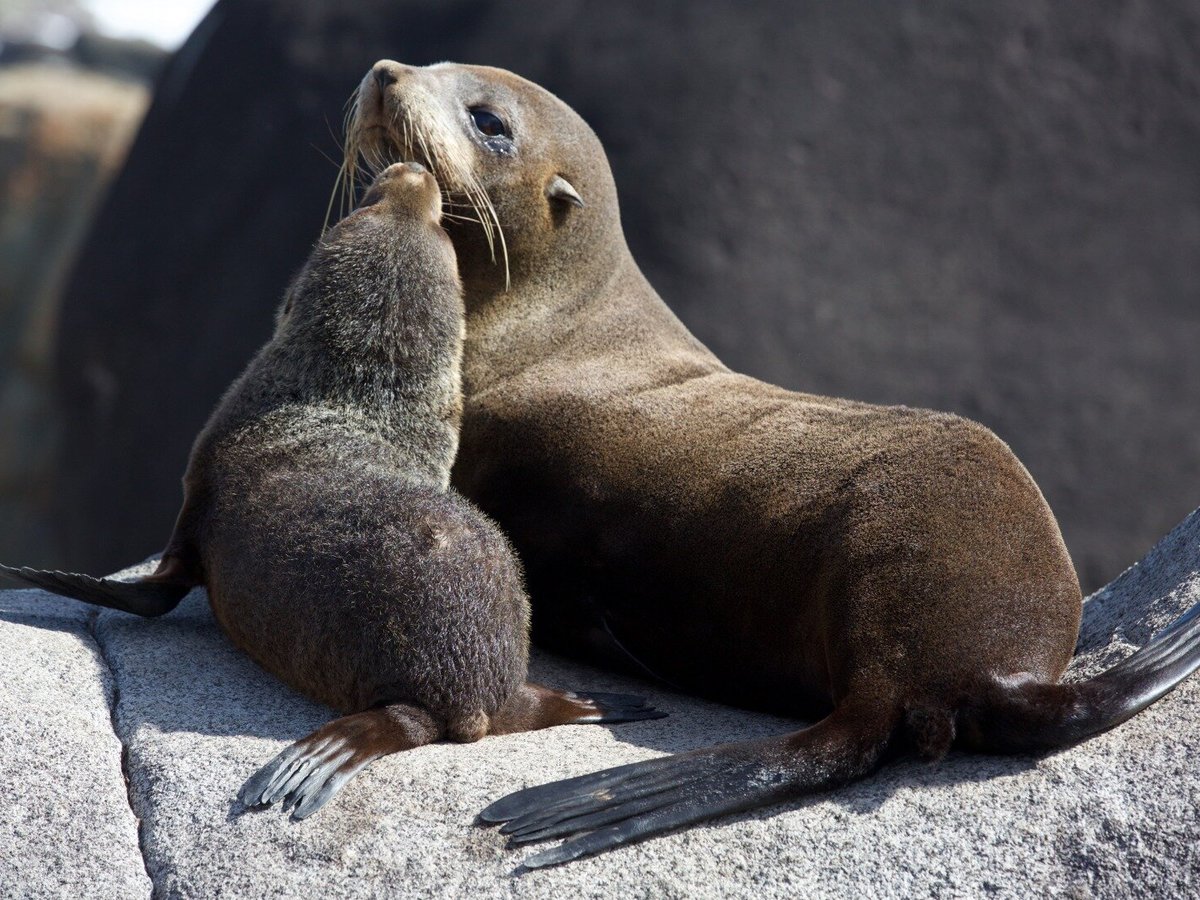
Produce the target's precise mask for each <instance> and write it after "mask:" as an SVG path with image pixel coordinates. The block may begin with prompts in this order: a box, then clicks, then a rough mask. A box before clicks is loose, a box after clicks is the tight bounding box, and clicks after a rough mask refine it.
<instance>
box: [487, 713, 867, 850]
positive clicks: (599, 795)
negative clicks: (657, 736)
mask: <svg viewBox="0 0 1200 900" xmlns="http://www.w3.org/2000/svg"><path fill="white" fill-rule="evenodd" d="M890 731H891V725H890V720H885V719H882V718H879V717H866V716H863V717H856V716H854V715H851V714H848V713H844V712H835V713H833V714H832V715H831V716H830V717H829V718H827V719H825V720H824V721H823V722H820V723H818V724H817V725H814V726H813V727H812V728H808V729H805V730H804V731H799V732H796V733H795V734H791V735H785V736H782V737H776V738H768V739H766V740H759V741H750V742H746V743H741V744H726V745H724V746H721V747H714V748H711V749H707V750H698V751H694V752H692V753H684V754H680V755H678V756H667V757H663V758H661V759H651V760H647V761H645V762H640V763H633V764H632V765H627V766H620V767H618V768H615V769H607V770H605V771H603V772H594V773H592V774H590V775H583V776H580V777H579V778H571V779H567V780H566V781H556V782H554V783H552V784H546V785H541V786H540V787H533V788H527V789H526V790H523V791H517V792H516V793H514V794H509V795H508V796H507V797H504V798H502V799H500V800H497V801H496V802H495V803H493V804H492V805H491V806H489V807H487V809H485V810H484V811H483V812H482V813H480V815H479V818H480V820H481V822H482V823H483V824H494V823H498V822H503V823H505V824H504V825H503V826H502V827H501V829H500V831H501V833H503V834H507V835H509V836H510V838H509V846H515V845H519V844H525V843H530V842H533V841H543V840H549V839H551V838H557V837H566V836H568V835H573V834H579V833H580V832H582V834H581V835H580V836H578V837H574V838H572V839H571V840H568V841H567V842H566V843H564V844H561V845H560V846H558V847H554V848H552V849H550V850H544V851H542V852H541V853H538V854H535V855H534V856H531V857H529V858H528V859H527V860H525V863H524V864H525V866H526V867H528V868H541V867H543V866H553V865H558V864H559V863H564V862H568V861H569V860H572V859H577V858H579V857H581V856H589V855H591V854H594V853H601V852H603V851H605V850H611V849H612V848H614V847H617V846H620V845H621V844H629V843H633V842H635V841H640V840H644V839H645V838H648V837H651V836H653V835H656V834H662V833H663V832H666V831H671V830H673V829H675V828H679V827H682V826H685V825H692V824H694V823H696V822H700V821H703V820H705V819H711V818H713V817H714V816H720V815H726V814H728V813H733V812H739V811H742V810H746V809H752V808H754V807H758V806H765V805H767V804H770V803H775V802H778V801H780V800H783V799H785V798H788V797H792V796H796V795H798V794H802V793H806V792H809V791H816V790H821V789H823V788H828V787H832V786H834V785H837V784H840V783H843V782H845V781H849V780H851V779H853V778H857V777H859V776H861V775H863V774H865V773H866V772H867V771H869V770H871V769H872V768H874V766H875V765H876V763H877V762H878V759H879V757H880V755H881V753H882V752H883V749H884V747H885V746H886V743H887V738H888V736H889V735H890Z"/></svg>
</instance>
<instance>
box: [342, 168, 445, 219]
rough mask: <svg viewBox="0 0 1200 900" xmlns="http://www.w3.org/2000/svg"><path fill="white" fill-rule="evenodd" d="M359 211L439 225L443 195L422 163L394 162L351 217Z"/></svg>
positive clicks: (380, 176) (378, 178)
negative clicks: (421, 220)
mask: <svg viewBox="0 0 1200 900" xmlns="http://www.w3.org/2000/svg"><path fill="white" fill-rule="evenodd" d="M355 214H362V215H366V216H376V215H390V216H393V217H399V218H404V219H410V218H414V217H415V218H419V219H424V220H426V221H427V222H429V223H432V224H434V225H438V224H440V223H441V221H442V194H441V191H440V190H439V189H438V183H437V180H436V179H435V178H434V177H433V176H432V175H431V174H429V170H428V169H426V168H425V167H424V166H423V165H421V164H420V163H418V162H400V163H392V165H390V166H388V167H387V168H386V169H384V170H383V171H382V172H380V173H379V174H378V175H377V176H376V177H375V180H374V181H373V182H371V186H370V187H369V188H367V192H366V193H365V194H364V195H363V198H362V201H361V202H360V203H359V204H358V208H357V209H356V210H355V211H354V213H351V217H353V216H354V215H355ZM360 217H361V216H360ZM339 224H340V223H339Z"/></svg>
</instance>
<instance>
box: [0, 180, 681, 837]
mask: <svg viewBox="0 0 1200 900" xmlns="http://www.w3.org/2000/svg"><path fill="white" fill-rule="evenodd" d="M440 219H441V194H440V191H439V189H438V187H437V183H436V182H435V181H434V179H433V178H432V176H430V174H429V173H428V172H426V171H425V169H424V168H423V167H421V166H420V165H419V164H416V163H408V164H397V165H393V166H391V167H389V168H388V169H386V170H385V171H384V172H383V173H381V174H380V176H379V177H378V178H377V179H376V180H375V182H374V184H373V185H372V187H371V188H370V190H369V191H368V192H367V194H366V196H365V198H364V200H363V204H362V206H361V207H360V208H359V209H358V210H357V211H356V212H354V213H353V214H351V215H350V216H349V217H347V218H346V219H345V220H343V221H342V222H341V223H339V224H338V226H337V227H336V228H334V229H333V231H332V232H331V233H330V234H329V235H328V236H327V237H325V238H324V239H323V240H322V241H321V242H320V243H319V244H318V245H317V247H316V249H315V250H314V251H313V255H312V257H311V259H310V260H309V262H308V264H307V265H306V267H305V268H304V269H303V270H302V271H301V273H300V275H299V276H298V278H297V279H296V281H295V283H294V284H293V285H292V287H291V288H290V289H289V292H288V295H287V297H286V300H285V304H284V307H283V309H282V310H281V312H280V316H279V321H278V325H277V328H276V332H275V336H274V337H273V339H272V340H271V341H270V342H269V343H268V344H267V345H266V346H265V347H264V348H263V349H262V350H261V351H260V352H259V354H258V355H257V356H256V357H255V358H254V360H253V361H252V362H251V363H250V365H249V367H248V368H247V369H246V371H245V372H244V373H243V374H242V376H241V378H239V379H238V381H237V382H235V383H234V385H233V386H232V387H231V388H230V390H229V391H228V393H227V394H226V395H225V397H224V399H223V400H222V401H221V403H220V405H219V406H218V407H217V410H216V411H215V412H214V413H213V415H212V417H211V418H210V420H209V422H208V424H207V425H206V426H205V428H204V430H203V431H202V432H201V434H200V436H199V437H198V438H197V440H196V444H195V447H194V448H193V450H192V456H191V459H190V461H189V464H188V469H187V474H186V476H185V478H184V494H185V499H184V504H183V509H182V511H181V512H180V514H179V520H178V523H177V524H176V527H175V532H174V534H173V535H172V537H171V540H170V542H169V544H168V545H167V549H166V551H165V552H164V554H163V558H162V562H161V564H160V565H159V567H158V571H157V572H156V573H155V574H153V575H151V576H149V577H148V578H145V579H143V580H141V581H140V582H135V583H132V584H125V583H121V582H116V581H111V580H104V579H92V578H89V577H87V576H80V575H67V574H63V573H53V572H38V571H34V570H31V569H21V570H11V569H5V571H6V572H8V573H9V574H15V575H16V576H17V577H19V578H22V579H24V580H25V581H27V582H29V583H32V584H35V585H37V586H39V587H44V588H46V589H48V590H51V591H56V592H58V593H61V594H66V595H68V596H73V597H77V598H79V599H82V600H87V601H89V602H92V603H98V604H100V605H102V606H109V607H113V608H116V609H123V610H127V611H129V612H135V613H139V614H141V615H145V616H154V615H161V614H162V613H165V612H167V611H168V610H170V609H172V608H173V607H174V606H175V605H176V604H177V603H178V602H179V600H180V599H181V598H182V597H183V596H184V594H186V593H187V591H188V590H189V589H190V588H191V587H193V586H195V585H198V584H204V585H206V586H207V588H208V593H209V598H210V600H211V602H212V608H213V612H214V614H215V615H216V618H217V621H218V622H219V623H220V624H221V627H222V628H223V629H224V630H225V632H226V633H227V634H228V635H229V636H230V638H231V639H232V640H233V642H234V643H235V644H237V645H238V646H239V647H241V648H242V649H243V650H245V651H246V653H247V654H249V655H250V656H251V657H252V658H253V659H255V660H256V661H257V662H258V663H259V664H260V665H262V666H263V668H265V669H267V670H268V671H270V672H272V673H274V674H275V675H277V676H279V678H281V679H282V680H283V681H285V682H287V683H288V684H290V685H291V686H292V687H294V688H296V689H297V690H299V691H301V692H302V693H304V694H306V695H308V696H309V697H311V698H313V699H315V700H318V701H320V702H322V703H325V704H328V705H329V706H331V707H333V708H334V709H337V710H339V711H341V712H343V713H348V714H349V715H346V716H345V717H343V718H340V719H336V720H335V721H333V722H330V723H329V724H328V725H325V726H324V727H322V728H320V729H318V730H317V731H316V732H314V733H313V734H311V735H309V736H308V737H306V738H304V739H302V740H300V741H297V742H296V743H295V744H293V745H292V746H291V747H289V748H287V749H286V750H284V751H283V752H282V753H280V754H279V755H278V756H277V757H276V758H275V759H273V760H272V761H271V762H270V763H268V764H267V765H266V766H264V767H263V768H262V769H261V770H260V771H259V772H258V773H257V774H255V775H254V776H253V777H251V778H250V780H249V781H247V782H246V784H245V786H244V787H243V788H242V791H241V794H240V798H241V800H242V801H243V803H245V804H246V805H248V806H256V805H263V804H271V803H274V802H276V801H279V800H282V801H284V805H285V808H287V807H291V808H292V809H293V816H294V817H296V818H303V817H305V816H307V815H310V814H312V813H313V812H315V811H316V810H317V809H319V808H320V807H321V806H322V805H323V804H324V803H325V802H327V801H328V800H329V798H330V797H332V796H333V795H334V794H335V793H336V792H337V791H338V790H339V789H340V788H341V786H342V785H343V784H345V782H346V781H347V780H349V779H350V778H351V777H352V776H353V775H354V774H355V773H356V772H358V771H359V770H360V769H361V768H362V767H363V766H365V765H366V764H367V763H369V762H370V761H371V760H373V759H376V758H378V757H380V756H383V755H385V754H388V753H394V752H396V751H398V750H406V749H408V748H411V747H415V746H419V745H421V744H428V743H430V742H432V741H435V740H437V739H439V738H442V737H449V738H451V739H453V740H456V741H474V740H478V739H479V738H481V737H483V736H484V735H485V734H505V733H509V732H514V731H525V730H529V729H533V728H543V727H546V726H549V725H558V724H563V723H568V722H618V721H626V720H630V719H644V718H652V717H655V716H656V715H658V714H657V713H655V712H654V711H653V710H652V709H650V708H648V707H646V706H645V704H644V702H643V701H641V700H640V699H639V698H636V697H629V696H625V695H619V694H568V693H562V692H559V691H554V690H550V689H548V688H545V687H542V686H540V685H536V684H532V683H529V682H526V680H525V677H526V669H527V663H528V620H529V604H528V600H527V598H526V595H525V592H524V588H523V585H522V577H521V570H520V566H519V564H518V562H517V560H516V558H515V557H514V556H513V554H512V551H511V549H510V548H509V546H508V543H507V541H506V540H505V539H504V536H503V535H502V534H501V533H500V531H499V530H498V529H497V528H496V527H495V525H494V524H492V523H491V522H490V521H488V520H487V519H486V518H485V517H484V516H483V515H481V514H480V513H479V512H478V510H476V509H475V508H474V507H472V506H471V505H470V504H469V503H467V502H466V501H465V500H463V499H462V498H461V497H460V496H459V495H457V494H456V493H455V492H454V491H452V490H447V486H448V484H449V480H450V466H451V463H452V462H453V461H454V454H455V449H456V446H457V443H458V423H459V417H460V412H461V382H460V374H459V364H460V359H461V354H462V328H463V308H462V296H461V286H460V283H459V280H458V275H457V271H456V264H455V257H454V250H453V247H452V245H451V243H450V240H449V238H448V237H447V236H446V234H445V232H444V231H443V230H442V229H441V227H440V225H439V221H440Z"/></svg>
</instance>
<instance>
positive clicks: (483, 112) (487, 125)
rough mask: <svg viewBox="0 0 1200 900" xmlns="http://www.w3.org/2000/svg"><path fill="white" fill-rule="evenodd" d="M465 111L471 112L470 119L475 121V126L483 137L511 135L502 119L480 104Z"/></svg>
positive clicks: (507, 136)
mask: <svg viewBox="0 0 1200 900" xmlns="http://www.w3.org/2000/svg"><path fill="white" fill-rule="evenodd" d="M467 111H468V112H469V113H470V114H471V121H472V122H474V123H475V128H476V129H477V130H478V131H479V133H480V134H482V135H483V136H484V137H490V138H495V137H506V138H511V137H512V135H511V134H509V131H508V126H507V125H505V124H504V120H503V119H501V118H500V117H499V116H498V115H496V114H495V113H494V112H492V111H491V110H487V109H484V108H483V107H482V106H474V107H472V108H471V109H469V110H467Z"/></svg>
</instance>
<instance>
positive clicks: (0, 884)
mask: <svg viewBox="0 0 1200 900" xmlns="http://www.w3.org/2000/svg"><path fill="white" fill-rule="evenodd" d="M94 616H95V613H94V612H93V611H92V610H90V609H88V608H87V607H85V606H83V605H82V604H79V603H76V602H75V601H73V600H67V599H64V598H61V597H54V596H52V595H50V594H45V593H42V592H41V591H5V592H3V593H0V897H85V896H86V897H112V898H118V897H146V896H149V894H150V889H151V885H150V880H149V879H148V878H147V877H146V870H145V867H144V866H143V864H142V857H141V853H140V852H139V850H138V830H137V822H136V821H135V819H134V816H133V813H132V812H131V811H130V808H129V798H128V796H127V794H126V787H125V780H124V777H123V776H122V773H121V753H122V750H121V742H120V741H118V740H117V737H116V735H115V734H113V727H112V721H111V718H110V712H109V709H110V704H111V703H112V700H113V696H114V684H113V680H112V678H111V677H110V676H109V672H108V667H107V665H106V664H105V662H104V659H103V657H102V655H101V653H100V650H99V648H98V647H97V645H96V642H95V640H94V639H93V637H92V633H91V620H92V619H93V618H94Z"/></svg>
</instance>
